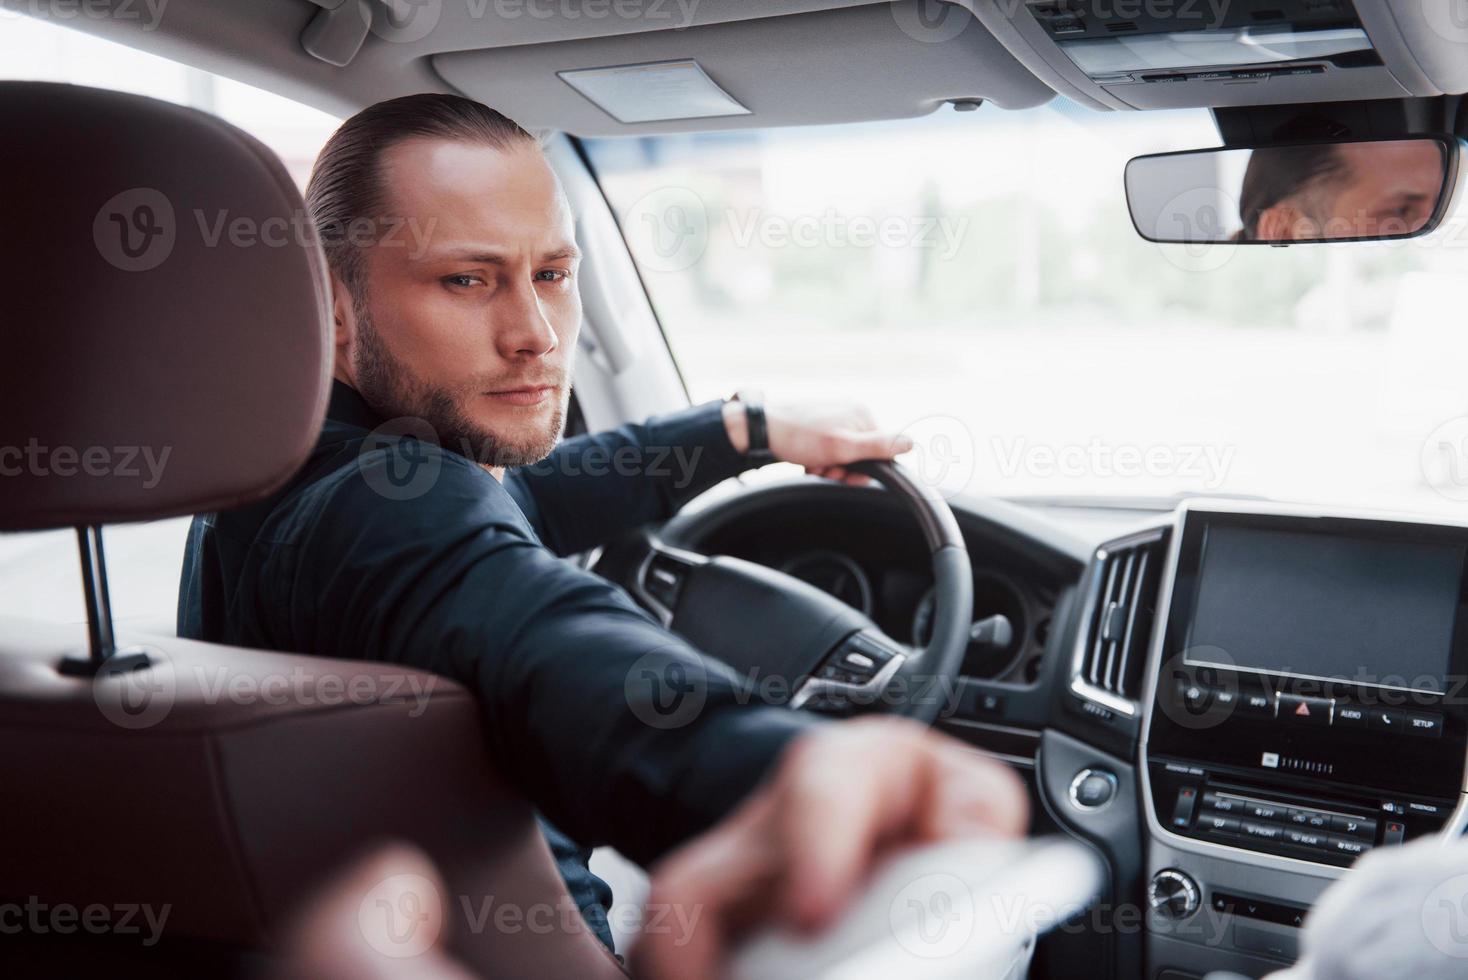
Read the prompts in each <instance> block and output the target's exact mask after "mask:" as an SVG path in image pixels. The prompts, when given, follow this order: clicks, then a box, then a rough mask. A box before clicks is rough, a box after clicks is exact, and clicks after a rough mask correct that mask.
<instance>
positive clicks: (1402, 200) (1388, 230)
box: [1258, 140, 1443, 241]
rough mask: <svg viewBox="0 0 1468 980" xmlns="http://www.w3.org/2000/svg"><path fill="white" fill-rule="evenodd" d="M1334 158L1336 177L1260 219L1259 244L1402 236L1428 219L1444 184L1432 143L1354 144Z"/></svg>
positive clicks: (1342, 148) (1323, 179)
mask: <svg viewBox="0 0 1468 980" xmlns="http://www.w3.org/2000/svg"><path fill="white" fill-rule="evenodd" d="M1335 153H1336V156H1337V159H1338V163H1339V167H1338V169H1337V170H1336V171H1335V172H1333V173H1330V174H1327V175H1325V176H1322V177H1319V178H1317V179H1316V180H1314V181H1312V182H1311V183H1310V185H1309V186H1307V187H1305V188H1303V189H1302V190H1301V191H1300V192H1299V193H1297V194H1294V195H1292V196H1291V197H1289V198H1286V199H1285V200H1283V201H1281V202H1279V203H1278V204H1276V205H1274V206H1273V207H1270V208H1267V209H1266V210H1265V211H1264V212H1262V213H1261V214H1260V217H1259V235H1258V237H1259V238H1260V239H1262V240H1265V241H1302V240H1308V239H1316V238H1337V239H1340V238H1375V237H1380V236H1385V235H1405V234H1408V233H1410V232H1414V231H1417V230H1418V229H1419V228H1421V227H1422V226H1423V225H1425V224H1426V223H1427V221H1428V219H1429V218H1431V217H1432V211H1433V208H1434V207H1436V205H1437V199H1438V194H1439V193H1440V192H1441V190H1442V182H1443V160H1442V152H1441V151H1440V150H1439V149H1438V146H1437V144H1436V143H1434V142H1432V141H1430V140H1387V141H1382V142H1376V143H1353V144H1346V145H1343V146H1340V147H1337V148H1336V150H1335Z"/></svg>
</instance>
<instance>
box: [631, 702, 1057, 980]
mask: <svg viewBox="0 0 1468 980" xmlns="http://www.w3.org/2000/svg"><path fill="white" fill-rule="evenodd" d="M1028 806H1029V804H1028V800H1027V798H1026V795H1025V791H1024V787H1023V785H1022V784H1021V782H1020V780H1019V778H1018V777H1017V776H1015V775H1014V773H1013V772H1012V771H1010V770H1009V768H1008V767H1006V766H1004V765H1003V764H1002V763H998V762H995V761H992V760H990V759H987V758H985V757H983V756H981V755H979V754H978V753H976V752H974V751H972V750H970V749H968V748H966V747H964V746H963V745H962V744H961V743H959V742H956V741H954V740H952V739H950V738H947V737H946V736H942V735H939V734H937V733H935V732H933V731H931V730H930V729H927V728H924V727H922V726H919V725H916V724H914V723H912V722H909V721H904V720H901V719H893V718H881V719H862V720H858V721H851V722H845V723H842V724H837V725H830V726H827V727H825V728H822V729H818V730H816V731H813V732H811V733H809V734H807V735H803V736H801V737H800V738H799V739H798V740H797V741H796V742H794V743H792V745H791V746H790V748H789V749H788V750H787V751H786V753H785V755H784V756H783V758H782V759H781V761H780V763H779V765H778V767H777V768H776V770H775V772H774V773H773V774H772V775H771V778H770V779H769V781H768V782H767V783H765V784H764V785H763V786H762V787H761V788H760V789H758V790H756V791H755V792H754V793H752V794H751V795H750V797H749V798H748V799H747V800H746V801H745V802H744V804H743V805H742V806H741V807H740V808H739V809H738V810H736V811H735V812H734V813H733V814H731V815H730V816H729V817H728V819H726V820H725V821H724V822H723V823H721V824H719V825H718V826H717V827H715V828H713V829H712V830H710V831H708V832H707V833H705V834H703V835H702V836H701V837H698V838H696V839H694V840H693V841H690V842H689V843H688V844H686V845H684V846H683V847H682V848H681V849H679V850H678V851H676V852H674V853H673V854H671V855H669V856H668V857H667V858H666V859H664V861H663V862H662V863H661V864H660V865H659V866H658V867H657V868H655V869H654V872H653V879H652V893H651V895H650V896H649V898H648V902H649V907H650V908H679V907H681V908H684V909H697V910H698V919H697V925H696V926H695V927H694V928H693V929H692V930H691V932H687V933H683V932H680V933H678V934H677V935H674V934H672V933H668V932H655V931H648V932H646V933H644V935H643V936H642V937H641V938H640V940H639V941H638V944H637V946H636V947H635V948H634V950H633V954H632V962H633V969H634V973H635V974H636V975H637V976H638V977H639V978H652V980H661V978H675V977H677V978H684V977H715V976H718V975H719V973H720V971H721V969H722V967H723V964H724V963H725V961H726V957H727V956H728V953H729V951H730V949H731V947H732V945H733V944H734V943H735V942H736V941H737V940H738V939H739V938H740V937H741V936H742V935H745V934H747V933H748V932H749V931H751V930H753V929H755V928H757V927H759V926H763V925H771V924H776V925H789V926H792V927H794V928H795V929H798V930H801V931H805V932H810V931H814V930H817V929H819V928H821V927H822V926H824V925H826V924H827V923H829V922H830V921H831V920H832V918H833V917H835V916H836V915H837V914H838V913H839V912H840V911H841V910H842V908H843V906H844V905H845V903H846V902H847V900H848V899H849V898H850V897H851V896H852V895H853V894H854V893H855V892H856V891H857V890H858V889H859V887H860V885H861V883H862V881H863V879H864V878H865V877H866V876H867V874H868V872H869V871H870V870H871V869H872V867H873V866H874V865H875V864H876V863H877V862H878V861H879V860H880V859H881V858H883V857H884V856H885V855H887V854H889V853H891V852H893V851H896V850H898V849H901V848H903V847H906V846H911V845H915V844H921V843H927V842H934V841H943V840H953V839H958V838H964V837H978V836H1000V837H1016V836H1019V835H1021V834H1023V833H1024V831H1025V828H1026V827H1027V825H1028Z"/></svg>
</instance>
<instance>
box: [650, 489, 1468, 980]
mask: <svg viewBox="0 0 1468 980" xmlns="http://www.w3.org/2000/svg"><path fill="white" fill-rule="evenodd" d="M951 503H952V506H953V510H954V512H955V516H956V517H957V519H958V522H959V525H960V528H961V529H962V531H963V533H964V537H965V540H966V543H967V545H968V550H969V553H970V558H971V562H972V565H973V570H974V585H975V606H974V619H975V620H976V622H978V623H983V622H984V621H986V620H991V619H992V617H995V616H1002V617H1004V619H1005V621H1006V622H1007V623H1008V625H1009V627H1010V630H1009V636H1008V641H1007V642H1004V643H1000V642H996V640H995V637H994V635H993V634H992V633H986V634H984V635H983V636H981V637H980V640H979V641H976V642H975V643H974V644H972V645H971V647H970V650H969V653H968V656H967V659H966V660H965V663H964V667H963V671H962V674H963V676H962V677H961V678H960V680H959V694H960V696H959V697H958V698H957V699H956V700H955V702H954V703H953V705H952V706H951V710H949V711H948V712H946V713H945V716H944V717H943V718H942V719H941V720H940V722H939V725H940V727H942V728H943V729H944V730H946V731H948V732H949V733H950V734H953V735H955V736H957V737H959V738H961V739H963V740H965V741H967V742H968V743H970V744H971V745H973V746H975V747H976V748H978V749H981V750H983V751H986V752H988V753H990V754H992V755H995V756H997V757H999V758H1002V759H1004V760H1006V761H1008V762H1010V763H1011V764H1013V765H1015V766H1016V767H1017V768H1019V769H1021V770H1022V771H1024V772H1025V774H1026V776H1027V778H1029V779H1030V780H1031V783H1032V788H1033V791H1034V794H1035V798H1036V809H1037V811H1038V812H1037V817H1038V820H1037V827H1036V829H1037V830H1041V831H1043V830H1047V829H1054V828H1060V829H1063V830H1064V831H1065V832H1067V833H1069V834H1071V835H1073V836H1075V837H1077V838H1079V839H1081V840H1083V841H1085V842H1086V843H1088V844H1090V845H1091V846H1093V847H1094V848H1095V849H1096V850H1097V851H1098V852H1099V853H1101V854H1102V855H1103V856H1104V857H1105V859H1106V861H1107V864H1108V866H1109V867H1110V870H1111V877H1112V890H1111V892H1110V894H1109V895H1107V896H1105V897H1104V898H1103V901H1102V903H1101V906H1100V907H1099V908H1098V909H1096V910H1093V912H1094V915H1093V916H1092V917H1091V918H1090V919H1089V920H1088V921H1089V925H1088V927H1087V928H1084V929H1080V930H1075V931H1070V930H1066V931H1062V934H1057V935H1054V936H1052V937H1047V939H1046V941H1045V943H1044V944H1042V949H1041V954H1042V957H1043V956H1046V955H1048V956H1050V957H1052V958H1054V959H1055V961H1056V962H1057V963H1061V964H1075V963H1078V962H1084V961H1089V962H1091V963H1098V962H1104V963H1107V964H1109V965H1110V970H1111V973H1110V975H1112V976H1118V977H1120V976H1147V977H1155V976H1166V977H1168V978H1169V980H1185V978H1188V977H1202V976H1203V975H1205V974H1207V973H1208V972H1210V971H1213V970H1232V971H1235V972H1238V973H1242V974H1244V975H1248V976H1262V975H1263V974H1265V973H1267V972H1270V971H1272V970H1275V969H1279V968H1281V967H1283V966H1286V965H1288V964H1290V963H1291V962H1293V961H1294V960H1295V959H1296V958H1297V956H1298V954H1299V948H1298V945H1299V938H1298V937H1299V935H1300V927H1301V925H1302V923H1303V922H1304V919H1305V917H1306V916H1307V915H1308V914H1309V910H1310V908H1311V906H1312V905H1313V904H1314V902H1315V901H1316V899H1318V897H1319V895H1320V893H1321V892H1322V891H1323V890H1324V889H1325V888H1326V887H1328V886H1329V885H1330V884H1331V883H1332V882H1333V881H1334V880H1335V879H1336V878H1338V877H1339V876H1340V875H1342V874H1343V873H1345V871H1346V870H1347V869H1348V868H1349V867H1350V866H1351V865H1352V864H1353V863H1354V862H1355V861H1356V860H1359V859H1360V857H1361V856H1362V855H1364V854H1366V853H1368V852H1371V851H1373V850H1375V849H1378V848H1385V847H1391V846H1394V845H1397V844H1401V843H1404V842H1408V841H1411V840H1413V839H1417V838H1421V837H1427V836H1433V835H1451V836H1461V835H1462V834H1463V832H1464V830H1465V827H1468V808H1465V799H1468V796H1465V790H1468V783H1465V772H1468V770H1465V761H1468V704H1465V702H1464V699H1463V697H1462V693H1463V692H1462V682H1463V679H1464V678H1465V677H1468V574H1465V570H1468V527H1465V526H1458V525H1455V524H1452V523H1435V522H1432V521H1428V520H1422V519H1416V518H1400V519H1398V518H1386V517H1380V516H1368V515H1352V514H1345V513H1327V512H1322V511H1316V510H1310V509H1305V508H1299V507H1293V506H1285V505H1276V504H1272V503H1267V502H1257V501H1202V500H1196V501H1183V502H1181V503H1180V504H1178V505H1177V506H1176V507H1175V508H1173V509H1172V510H1170V511H1159V510H1150V511H1148V510H1144V509H1140V508H1136V509H1115V510H1112V511H1109V512H1108V511H1107V509H1105V508H1095V509H1091V510H1089V511H1087V510H1084V509H1083V508H1072V507H1066V506H1062V505H1058V504H1055V503H1054V502H1048V503H1044V504H1027V505H1025V504H1013V503H1006V502H1003V501H993V500H968V499H956V500H953V501H951ZM910 521H911V517H910V516H908V515H906V514H905V513H904V512H902V511H901V510H900V509H899V508H897V507H896V506H892V505H890V502H889V501H887V500H885V495H884V494H882V493H881V492H880V491H877V490H862V489H855V488H850V487H842V486H835V485H831V484H826V483H822V482H820V481H798V482H796V483H793V484H790V485H784V486H774V487H762V488H758V489H755V490H751V491H748V492H745V493H743V494H741V495H739V496H736V497H734V498H732V499H731V500H728V501H724V502H721V503H717V504H714V505H713V506H711V507H707V508H701V509H700V508H695V509H693V510H692V511H691V512H689V513H685V514H682V515H679V517H677V518H675V519H674V521H672V522H670V523H669V524H668V525H666V526H665V527H664V528H663V529H662V532H661V533H662V534H663V535H664V536H665V538H666V539H668V540H670V541H671V543H674V544H678V545H682V546H685V547H691V548H695V549H696V550H699V551H701V552H704V553H720V554H729V555H734V556H737V557H741V558H744V559H747V560H750V561H754V562H758V563H761V564H764V565H767V566H769V567H772V568H777V569H780V570H782V571H785V572H787V573H788V574H791V575H794V576H796V577H798V578H801V579H803V580H805V581H807V582H809V583H811V584H814V585H816V586H817V587H819V588H822V589H823V590H825V591H827V592H830V593H831V594H833V595H836V596H838V597H840V598H842V599H843V600H845V601H847V602H848V603H849V604H851V605H853V606H855V607H857V608H858V609H861V610H862V611H863V612H865V613H866V614H867V615H868V616H869V617H871V618H872V619H873V620H874V621H875V622H876V623H877V625H879V626H880V627H881V628H882V629H883V630H884V631H886V632H887V634H888V635H889V636H891V637H894V638H899V639H901V640H904V641H907V642H911V643H914V644H915V645H916V644H920V643H921V642H922V640H923V629H924V619H925V603H926V599H925V596H926V595H927V591H928V589H929V587H930V586H931V578H930V575H929V573H928V571H927V562H926V556H925V553H924V551H923V548H922V545H921V541H920V539H919V538H918V536H917V535H915V534H914V533H912V528H911V527H910V526H909V523H910ZM905 522H909V523H905ZM999 638H1000V639H1003V636H1002V635H1001V636H1000V637H999ZM1126 916H1131V917H1132V918H1131V920H1128V919H1125V918H1124V917H1126ZM1138 920H1139V921H1140V923H1141V926H1142V927H1141V928H1137V927H1136V925H1137V921H1138ZM1127 921H1132V928H1130V929H1128V928H1125V925H1126V922H1127ZM1062 969H1063V968H1062ZM1098 975H1099V974H1098Z"/></svg>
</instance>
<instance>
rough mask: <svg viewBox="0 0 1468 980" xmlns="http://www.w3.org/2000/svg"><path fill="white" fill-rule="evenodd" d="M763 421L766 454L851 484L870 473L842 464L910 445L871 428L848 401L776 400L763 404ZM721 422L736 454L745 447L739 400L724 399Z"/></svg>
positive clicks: (895, 453) (863, 414) (886, 456)
mask: <svg viewBox="0 0 1468 980" xmlns="http://www.w3.org/2000/svg"><path fill="white" fill-rule="evenodd" d="M765 420H766V425H767V427H768V430H769V442H770V452H771V453H773V454H774V456H775V458H776V459H778V460H782V461H784V462H787V463H795V464H797V465H800V466H803V467H805V471H806V472H807V473H809V474H811V475H812V476H820V477H825V478H826V479H828V480H838V481H840V482H843V483H849V484H852V485H853V486H863V485H865V484H868V483H870V482H871V477H869V476H865V475H863V474H860V473H851V472H849V471H847V469H846V464H847V463H855V462H856V461H858V460H862V459H892V458H893V457H894V456H898V455H900V454H902V453H905V452H907V451H908V450H910V449H912V440H911V439H910V438H908V437H907V436H905V435H902V434H901V433H898V432H888V431H885V430H883V429H879V428H877V424H876V423H875V422H874V421H873V420H872V416H871V414H870V413H869V412H868V411H867V410H866V409H865V408H864V407H862V406H860V405H857V404H854V403H851V404H833V405H804V404H779V403H776V404H772V405H767V406H765ZM724 426H725V428H727V429H728V431H729V441H730V442H731V443H733V444H734V448H735V449H736V450H738V451H739V452H741V453H742V452H745V451H747V450H748V448H749V427H748V422H747V419H746V417H745V410H744V406H743V405H742V404H741V403H739V402H737V401H730V402H727V403H725V405H724Z"/></svg>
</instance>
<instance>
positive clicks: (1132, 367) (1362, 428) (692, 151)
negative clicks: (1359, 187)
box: [587, 101, 1468, 510]
mask: <svg viewBox="0 0 1468 980" xmlns="http://www.w3.org/2000/svg"><path fill="white" fill-rule="evenodd" d="M1218 142H1219V141H1218V136H1217V132H1216V130H1215V129H1214V127H1213V123H1212V120H1211V117H1210V116H1209V115H1208V113H1206V112H1202V111H1188V112H1167V113H1099V112H1092V111H1089V110H1086V109H1082V108H1079V107H1076V106H1074V105H1072V104H1069V103H1066V102H1064V101H1056V102H1054V103H1052V104H1050V105H1048V106H1045V107H1042V108H1039V109H1033V110H1027V111H1022V112H1005V111H1003V110H998V109H994V108H991V107H984V108H983V109H981V110H980V111H978V112H969V113H958V112H953V111H950V110H943V111H940V112H938V113H936V114H934V115H932V116H928V117H925V118H922V119H917V120H908V121H901V122H892V123H873V124H861V125H851V126H832V127H813V128H804V129H787V130H769V131H757V132H746V133H724V134H701V135H680V136H666V137H661V136H660V137H648V138H638V139H618V140H610V139H608V140H594V141H588V143H587V149H588V151H589V154H590V158H591V160H592V162H593V165H594V166H595V168H596V169H597V172H598V177H599V179H600V180H601V182H602V185H603V187H604V189H605V192H606V194H607V197H608V199H609V201H610V202H611V204H612V207H613V208H614V210H615V211H616V212H617V213H618V216H619V218H620V221H621V223H622V228H623V231H624V233H625V234H626V236H627V238H628V241H629V244H630V246H631V248H632V251H633V254H634V256H635V258H636V259H637V261H638V263H639V266H640V268H641V271H642V275H643V278H644V280H645V282H646V284H647V289H648V292H649V294H650V296H651V298H652V300H653V303H654V305H655V307H656V309H657V311H658V314H659V317H660V319H661V320H662V323H663V326H664V329H665V330H666V332H667V334H668V337H669V342H670V344H671V346H672V348H673V352H674V354H675V356H676V357H677V359H678V362H679V365H680V367H681V368H682V370H683V372H684V375H685V377H686V379H687V382H688V386H689V388H690V390H691V393H692V395H693V397H694V399H695V400H703V399H709V398H716V397H721V396H726V395H728V394H730V393H731V392H733V391H734V390H736V389H738V388H740V387H758V388H761V389H763V391H764V393H765V396H766V397H767V398H769V399H778V398H785V397H788V398H822V399H824V398H855V399H859V400H860V401H862V402H865V403H866V404H868V405H869V406H870V407H871V409H872V411H873V413H874V414H875V416H876V417H877V419H878V421H880V422H882V423H883V424H885V425H889V426H893V427H897V428H906V429H909V430H910V431H912V432H913V433H914V435H915V437H916V438H917V441H918V449H917V451H916V458H915V460H914V462H915V463H916V464H918V465H921V466H922V467H923V468H924V469H925V470H926V471H927V472H928V473H929V475H930V476H931V477H935V478H941V481H942V483H943V486H944V487H945V489H953V490H959V489H962V490H967V491H969V492H973V493H984V494H995V495H1004V496H1031V495H1043V496H1067V497H1068V496H1075V495H1082V496H1096V495H1100V496H1106V497H1131V496H1157V495H1171V494H1177V493H1204V494H1247V495H1260V496H1267V497H1272V498H1278V499H1297V500H1304V501H1310V502H1319V503H1341V504H1349V505H1365V506H1382V507H1393V508H1401V507H1408V508H1412V509H1432V510H1442V509H1444V508H1452V507H1459V506H1463V505H1462V504H1461V503H1460V501H1463V500H1468V418H1465V416H1468V374H1465V371H1464V366H1465V365H1468V323H1464V322H1463V320H1464V317H1463V314H1462V304H1461V300H1460V297H1461V295H1462V290H1463V288H1464V286H1465V284H1468V248H1464V247H1463V246H1464V245H1465V244H1468V234H1464V233H1463V228H1462V227H1461V225H1460V223H1459V221H1458V220H1457V217H1456V215H1449V217H1448V218H1447V219H1446V220H1445V221H1444V224H1443V227H1441V228H1440V229H1439V230H1438V231H1436V232H1434V233H1433V234H1432V235H1430V236H1428V237H1426V238H1424V239H1421V240H1419V241H1416V242H1386V243H1376V244H1358V245H1351V246H1295V247H1291V248H1287V249H1280V248H1268V247H1257V246H1252V247H1242V248H1240V247H1234V246H1213V247H1198V246H1177V245H1170V246H1168V245H1154V244H1150V243H1148V242H1145V241H1143V240H1142V239H1141V238H1140V237H1138V235H1137V234H1136V232H1135V231H1134V230H1133V228H1132V225H1131V222H1130V220H1129V218H1128V216H1127V209H1126V203H1125V200H1124V196H1123V188H1122V171H1123V167H1124V165H1125V164H1126V161H1127V159H1128V158H1129V157H1132V156H1135V155H1137V154H1142V153H1153V152H1161V151H1167V150H1177V149H1184V148H1190V147H1202V146H1214V145H1217V144H1218ZM1221 220H1222V219H1221Z"/></svg>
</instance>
